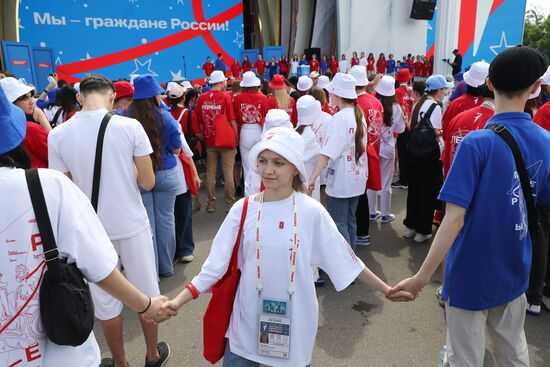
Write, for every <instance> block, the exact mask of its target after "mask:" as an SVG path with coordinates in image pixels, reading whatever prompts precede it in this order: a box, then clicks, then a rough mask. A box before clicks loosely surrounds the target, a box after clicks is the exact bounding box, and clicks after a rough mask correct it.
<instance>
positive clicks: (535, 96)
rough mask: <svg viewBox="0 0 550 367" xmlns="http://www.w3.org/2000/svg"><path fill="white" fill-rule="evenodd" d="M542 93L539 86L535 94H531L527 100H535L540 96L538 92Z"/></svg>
mask: <svg viewBox="0 0 550 367" xmlns="http://www.w3.org/2000/svg"><path fill="white" fill-rule="evenodd" d="M541 91H542V88H541V87H540V86H539V87H538V88H537V90H536V91H535V93H531V94H530V95H529V98H528V99H533V98H537V97H538V96H540V92H541Z"/></svg>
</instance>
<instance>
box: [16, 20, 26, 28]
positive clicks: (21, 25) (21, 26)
mask: <svg viewBox="0 0 550 367" xmlns="http://www.w3.org/2000/svg"><path fill="white" fill-rule="evenodd" d="M17 24H18V25H19V29H25V27H24V26H23V24H21V18H18V19H17Z"/></svg>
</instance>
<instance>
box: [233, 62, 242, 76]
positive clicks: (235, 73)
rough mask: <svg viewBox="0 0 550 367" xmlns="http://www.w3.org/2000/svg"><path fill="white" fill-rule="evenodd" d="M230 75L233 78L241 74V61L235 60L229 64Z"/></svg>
mask: <svg viewBox="0 0 550 367" xmlns="http://www.w3.org/2000/svg"><path fill="white" fill-rule="evenodd" d="M231 75H233V77H234V78H238V77H240V76H241V63H240V62H238V61H237V62H236V63H233V64H231Z"/></svg>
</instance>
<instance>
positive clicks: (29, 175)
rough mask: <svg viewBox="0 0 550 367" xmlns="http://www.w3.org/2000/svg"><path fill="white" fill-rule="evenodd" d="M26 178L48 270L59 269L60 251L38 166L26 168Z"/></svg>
mask: <svg viewBox="0 0 550 367" xmlns="http://www.w3.org/2000/svg"><path fill="white" fill-rule="evenodd" d="M25 179H26V181H27V188H28V189H29V194H30V197H31V203H32V207H33V210H34V215H35V217H36V223H37V225H38V231H39V232H40V240H41V241H42V247H43V249H44V258H45V259H46V264H47V265H48V270H52V269H57V267H58V265H59V251H58V250H57V245H56V243H55V237H54V235H53V229H52V224H51V222H50V216H49V215H48V207H47V206H46V199H45V198H44V191H43V190H42V185H41V184H40V176H39V175H38V170H37V169H36V168H32V169H28V170H26V171H25Z"/></svg>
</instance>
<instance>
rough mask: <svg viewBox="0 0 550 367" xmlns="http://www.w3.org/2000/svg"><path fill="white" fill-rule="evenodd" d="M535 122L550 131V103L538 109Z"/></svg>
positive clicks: (534, 117) (534, 118)
mask: <svg viewBox="0 0 550 367" xmlns="http://www.w3.org/2000/svg"><path fill="white" fill-rule="evenodd" d="M533 121H534V122H535V123H536V124H537V125H539V126H540V127H542V128H543V129H546V130H548V131H550V102H546V103H545V104H543V105H542V106H541V108H539V109H538V111H537V113H535V116H533Z"/></svg>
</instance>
